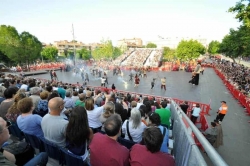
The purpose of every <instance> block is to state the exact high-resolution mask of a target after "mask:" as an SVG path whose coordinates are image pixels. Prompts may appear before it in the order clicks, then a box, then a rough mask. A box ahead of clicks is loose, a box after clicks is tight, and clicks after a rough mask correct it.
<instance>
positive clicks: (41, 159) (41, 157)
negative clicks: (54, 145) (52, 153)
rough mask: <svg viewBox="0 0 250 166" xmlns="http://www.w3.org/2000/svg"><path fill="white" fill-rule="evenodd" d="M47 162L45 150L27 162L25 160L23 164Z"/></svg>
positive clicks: (41, 164)
mask: <svg viewBox="0 0 250 166" xmlns="http://www.w3.org/2000/svg"><path fill="white" fill-rule="evenodd" d="M47 162H48V154H47V153H46V152H41V153H39V154H38V155H36V156H35V157H34V158H33V159H31V160H30V161H29V162H27V163H26V164H25V165H24V166H34V165H40V166H46V164H47Z"/></svg>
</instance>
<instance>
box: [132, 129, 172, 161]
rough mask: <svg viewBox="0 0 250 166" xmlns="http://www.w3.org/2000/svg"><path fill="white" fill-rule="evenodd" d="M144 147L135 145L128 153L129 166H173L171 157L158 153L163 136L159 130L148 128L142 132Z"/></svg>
mask: <svg viewBox="0 0 250 166" xmlns="http://www.w3.org/2000/svg"><path fill="white" fill-rule="evenodd" d="M143 142H144V143H145V145H140V144H135V145H134V146H133V147H132V149H131V151H130V165H131V166H135V165H157V166H166V165H167V166H174V165H175V161H174V158H173V156H171V155H169V154H167V153H163V152H160V149H161V146H162V142H163V135H162V133H161V131H160V129H159V128H157V127H149V128H146V129H145V130H144V132H143Z"/></svg>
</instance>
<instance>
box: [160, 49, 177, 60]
mask: <svg viewBox="0 0 250 166" xmlns="http://www.w3.org/2000/svg"><path fill="white" fill-rule="evenodd" d="M175 56H176V50H175V49H171V48H169V47H164V48H163V61H171V60H173V59H174V58H175Z"/></svg>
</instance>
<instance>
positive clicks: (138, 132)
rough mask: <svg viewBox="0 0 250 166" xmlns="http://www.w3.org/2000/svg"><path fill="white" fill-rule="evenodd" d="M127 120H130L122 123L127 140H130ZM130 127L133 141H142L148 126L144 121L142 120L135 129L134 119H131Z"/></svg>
mask: <svg viewBox="0 0 250 166" xmlns="http://www.w3.org/2000/svg"><path fill="white" fill-rule="evenodd" d="M127 121H128V120H125V121H124V123H123V125H122V133H124V134H125V139H126V140H130V139H129V137H128V133H127ZM128 127H129V133H130V135H131V137H132V139H133V141H134V142H137V143H139V142H141V140H142V133H143V131H144V129H145V128H146V127H147V126H146V125H145V124H144V123H143V122H141V124H140V125H139V126H138V127H137V128H136V129H134V128H132V121H129V124H128Z"/></svg>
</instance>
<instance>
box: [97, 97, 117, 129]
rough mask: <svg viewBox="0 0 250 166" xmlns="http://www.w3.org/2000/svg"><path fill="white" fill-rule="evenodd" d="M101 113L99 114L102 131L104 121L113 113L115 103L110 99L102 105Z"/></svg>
mask: <svg viewBox="0 0 250 166" xmlns="http://www.w3.org/2000/svg"><path fill="white" fill-rule="evenodd" d="M103 111H104V112H103V113H102V114H101V116H100V121H101V123H102V131H104V123H105V122H106V120H107V119H108V118H109V117H110V116H111V115H112V114H114V113H115V104H114V103H113V102H112V101H109V102H107V103H106V104H105V105H104V107H103Z"/></svg>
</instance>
